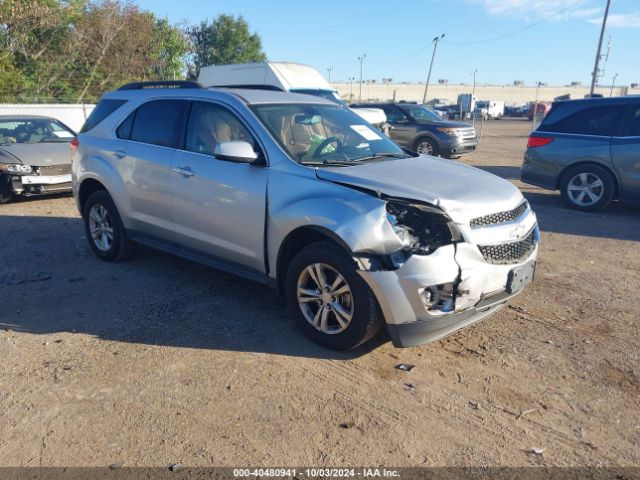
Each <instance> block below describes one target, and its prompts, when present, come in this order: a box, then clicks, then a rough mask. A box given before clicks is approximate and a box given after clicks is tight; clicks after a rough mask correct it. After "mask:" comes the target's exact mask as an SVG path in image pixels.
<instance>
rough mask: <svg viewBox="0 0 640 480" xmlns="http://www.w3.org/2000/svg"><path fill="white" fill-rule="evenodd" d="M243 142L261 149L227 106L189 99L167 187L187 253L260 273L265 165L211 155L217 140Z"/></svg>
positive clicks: (262, 246)
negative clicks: (180, 144) (179, 147)
mask: <svg viewBox="0 0 640 480" xmlns="http://www.w3.org/2000/svg"><path fill="white" fill-rule="evenodd" d="M230 141H246V142H249V143H251V144H252V145H253V146H254V150H256V151H257V152H259V151H261V149H260V147H259V146H258V144H257V142H256V141H255V137H254V136H253V134H252V133H251V131H250V129H249V128H247V126H246V125H245V123H244V122H243V121H242V120H241V119H240V117H239V116H238V115H237V114H236V113H234V112H233V111H231V110H230V109H229V108H227V107H226V106H223V105H220V104H217V103H213V102H203V101H194V102H193V103H192V106H191V111H190V113H189V117H188V123H187V129H186V136H185V140H184V150H179V151H178V152H177V153H176V156H175V159H174V162H173V167H174V172H173V175H172V181H171V189H172V192H173V204H174V218H175V228H176V236H177V240H178V242H179V244H180V248H181V249H185V253H188V251H189V250H192V251H197V252H198V253H203V254H205V255H207V256H209V257H215V258H217V259H222V260H224V261H226V262H232V263H234V264H236V265H241V266H243V267H246V268H248V269H250V270H252V271H258V272H264V227H265V207H266V191H267V170H268V169H267V167H265V166H259V165H250V164H248V163H241V162H236V161H232V160H222V159H219V158H216V156H215V155H214V154H213V152H214V149H215V146H216V144H217V143H220V142H230Z"/></svg>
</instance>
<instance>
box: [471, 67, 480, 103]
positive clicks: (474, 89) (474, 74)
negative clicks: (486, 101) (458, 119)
mask: <svg viewBox="0 0 640 480" xmlns="http://www.w3.org/2000/svg"><path fill="white" fill-rule="evenodd" d="M476 73H478V69H477V68H476V69H475V70H474V71H473V90H472V91H471V98H473V96H474V95H475V94H476Z"/></svg>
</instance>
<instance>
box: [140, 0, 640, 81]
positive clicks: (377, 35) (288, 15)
mask: <svg viewBox="0 0 640 480" xmlns="http://www.w3.org/2000/svg"><path fill="white" fill-rule="evenodd" d="M137 3H138V4H139V5H140V6H141V7H142V8H143V9H145V10H150V11H153V12H154V13H155V14H156V15H158V16H161V17H168V18H169V20H170V21H171V22H172V23H181V22H188V23H199V22H200V21H201V20H204V19H209V20H211V19H213V18H215V17H216V16H217V15H219V14H221V13H227V14H233V15H240V14H241V15H242V16H243V17H244V18H245V19H246V20H247V21H248V23H249V26H250V28H251V30H252V31H254V32H257V33H258V34H259V35H260V37H261V38H262V45H263V50H264V51H265V53H266V54H267V57H268V58H269V60H273V61H291V62H299V63H305V64H309V65H312V66H314V67H316V68H317V69H318V70H319V71H320V72H322V73H323V74H324V75H325V76H328V75H329V74H328V71H327V69H328V68H330V67H332V72H331V80H332V81H341V80H342V81H348V80H349V78H351V77H355V78H356V80H357V79H358V78H359V75H360V73H359V61H358V57H360V56H363V55H366V56H365V58H364V61H363V78H364V79H365V80H366V79H376V80H377V81H380V80H381V79H382V78H392V79H393V81H394V82H417V81H424V80H425V79H426V76H427V71H428V67H429V62H430V60H431V54H432V51H433V43H432V39H433V38H434V37H436V36H440V35H441V34H444V35H445V37H444V38H443V39H442V41H441V42H440V43H439V45H438V49H437V53H436V58H435V62H434V66H433V72H432V75H431V82H432V83H434V82H436V81H437V80H438V79H447V80H448V81H449V83H472V82H473V72H474V71H475V70H477V74H476V80H477V82H478V84H479V85H482V84H485V83H487V84H497V85H503V84H511V83H513V81H515V80H522V81H524V82H525V83H526V84H534V83H535V82H545V83H547V84H549V85H567V84H569V83H571V82H573V81H577V82H582V83H583V84H585V85H588V84H589V83H590V81H591V71H592V70H593V63H594V58H595V51H596V47H597V42H598V36H599V33H600V27H601V23H602V16H603V13H604V7H605V4H606V0H384V1H383V0H315V1H310V0H306V1H305V0H297V1H296V0H209V1H206V2H203V1H198V0H178V1H176V0H137ZM609 37H610V38H611V48H610V54H609V57H608V60H607V62H606V64H605V65H604V67H605V72H604V75H603V77H602V79H600V80H599V83H600V84H602V85H611V83H612V80H613V76H614V75H615V74H617V78H616V81H615V84H616V85H629V84H630V83H635V82H638V83H640V0H611V9H610V11H609V21H608V24H607V30H606V32H605V37H604V41H603V53H606V51H607V50H608V49H607V46H608V44H609ZM601 67H602V65H601Z"/></svg>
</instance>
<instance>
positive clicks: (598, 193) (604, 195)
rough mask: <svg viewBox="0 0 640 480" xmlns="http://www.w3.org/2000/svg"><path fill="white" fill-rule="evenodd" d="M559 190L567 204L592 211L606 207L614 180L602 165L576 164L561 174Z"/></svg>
mask: <svg viewBox="0 0 640 480" xmlns="http://www.w3.org/2000/svg"><path fill="white" fill-rule="evenodd" d="M560 191H561V192H562V198H563V200H564V202H565V204H566V205H567V206H569V207H571V208H573V209H575V210H580V211H583V212H594V211H596V210H600V209H602V208H604V207H606V206H607V205H608V204H609V203H610V202H611V200H612V199H613V195H614V193H615V180H614V178H613V176H612V175H611V173H609V171H608V170H607V169H605V168H604V167H601V166H599V165H578V166H576V167H572V168H570V169H569V170H567V172H566V173H565V174H564V175H563V176H562V180H561V182H560Z"/></svg>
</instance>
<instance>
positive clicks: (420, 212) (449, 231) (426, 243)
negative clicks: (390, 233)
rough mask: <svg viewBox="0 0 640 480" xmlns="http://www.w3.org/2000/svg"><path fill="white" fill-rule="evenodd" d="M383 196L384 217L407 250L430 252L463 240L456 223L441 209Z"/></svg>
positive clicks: (421, 252) (427, 253)
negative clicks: (385, 216)
mask: <svg viewBox="0 0 640 480" xmlns="http://www.w3.org/2000/svg"><path fill="white" fill-rule="evenodd" d="M386 200H387V205H386V208H387V220H388V221H389V223H391V225H393V227H394V230H395V231H396V234H397V235H398V236H399V237H400V238H401V240H402V241H403V243H405V248H404V250H405V251H406V252H407V253H409V254H417V255H429V254H431V253H433V252H435V251H436V250H437V249H438V248H440V247H442V246H445V245H452V244H455V243H457V242H460V241H462V240H463V239H462V234H461V233H460V231H459V230H458V227H457V226H456V224H455V223H454V222H453V220H451V218H449V216H448V215H447V214H446V213H445V212H444V211H442V210H441V209H439V208H437V207H434V206H432V205H428V204H424V203H420V202H413V201H407V200H404V199H395V198H387V199H386Z"/></svg>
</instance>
